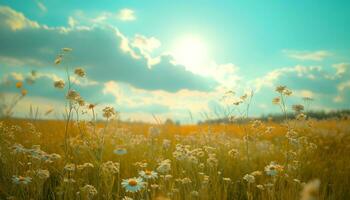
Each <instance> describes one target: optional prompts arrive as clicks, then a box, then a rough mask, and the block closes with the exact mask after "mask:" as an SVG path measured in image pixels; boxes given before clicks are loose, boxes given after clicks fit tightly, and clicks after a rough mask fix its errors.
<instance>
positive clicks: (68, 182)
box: [63, 178, 76, 184]
mask: <svg viewBox="0 0 350 200" xmlns="http://www.w3.org/2000/svg"><path fill="white" fill-rule="evenodd" d="M63 182H64V183H67V184H72V183H75V182H76V181H75V180H74V179H73V178H64V179H63Z"/></svg>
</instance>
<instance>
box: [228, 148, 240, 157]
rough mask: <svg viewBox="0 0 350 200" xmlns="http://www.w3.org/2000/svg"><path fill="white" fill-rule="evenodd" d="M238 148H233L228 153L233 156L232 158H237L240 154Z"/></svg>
mask: <svg viewBox="0 0 350 200" xmlns="http://www.w3.org/2000/svg"><path fill="white" fill-rule="evenodd" d="M238 153H239V152H238V150H237V149H231V150H230V151H229V152H228V155H229V156H230V157H231V158H236V157H237V156H238Z"/></svg>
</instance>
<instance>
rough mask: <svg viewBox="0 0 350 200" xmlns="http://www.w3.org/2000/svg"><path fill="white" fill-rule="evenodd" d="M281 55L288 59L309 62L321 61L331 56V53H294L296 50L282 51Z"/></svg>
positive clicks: (319, 51)
mask: <svg viewBox="0 0 350 200" xmlns="http://www.w3.org/2000/svg"><path fill="white" fill-rule="evenodd" d="M283 53H284V54H285V55H287V56H288V57H290V58H293V59H297V60H304V61H306V60H310V61H322V60H324V59H325V58H327V57H330V56H331V55H332V53H331V52H329V51H325V50H318V51H296V50H283Z"/></svg>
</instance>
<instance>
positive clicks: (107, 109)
mask: <svg viewBox="0 0 350 200" xmlns="http://www.w3.org/2000/svg"><path fill="white" fill-rule="evenodd" d="M102 111H103V117H105V118H107V119H108V118H110V117H112V116H114V115H115V111H114V109H113V108H112V107H108V106H107V107H105V108H104V109H103V110H102Z"/></svg>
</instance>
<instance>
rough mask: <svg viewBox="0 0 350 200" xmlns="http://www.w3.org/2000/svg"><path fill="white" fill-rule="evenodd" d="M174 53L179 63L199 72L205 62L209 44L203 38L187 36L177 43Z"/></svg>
mask: <svg viewBox="0 0 350 200" xmlns="http://www.w3.org/2000/svg"><path fill="white" fill-rule="evenodd" d="M172 53H173V56H174V59H175V62H176V63H177V64H181V65H184V66H185V67H186V68H187V69H188V70H190V71H194V72H198V71H200V70H201V66H202V65H203V64H205V61H206V58H207V46H206V44H205V43H204V42H203V40H201V38H199V37H196V36H187V37H184V38H182V39H180V40H178V41H177V42H176V43H175V45H174V48H173V52H172Z"/></svg>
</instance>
